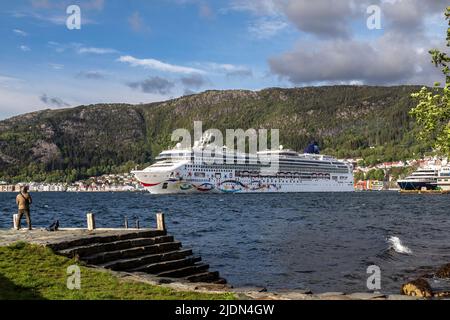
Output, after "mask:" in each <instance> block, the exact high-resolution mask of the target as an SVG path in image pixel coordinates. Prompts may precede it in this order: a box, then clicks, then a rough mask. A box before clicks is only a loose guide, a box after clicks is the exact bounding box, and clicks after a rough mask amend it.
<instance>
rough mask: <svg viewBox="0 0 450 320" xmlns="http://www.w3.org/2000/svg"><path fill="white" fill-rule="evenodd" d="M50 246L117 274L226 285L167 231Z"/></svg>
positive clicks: (120, 234)
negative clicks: (139, 273) (148, 275)
mask: <svg viewBox="0 0 450 320" xmlns="http://www.w3.org/2000/svg"><path fill="white" fill-rule="evenodd" d="M161 219H163V218H159V220H161ZM159 227H160V228H162V226H161V225H159ZM50 247H51V248H52V249H53V250H54V251H55V252H57V253H58V254H61V255H64V256H67V257H69V258H74V257H78V259H80V260H81V261H84V262H86V263H87V264H89V265H95V266H100V267H103V268H106V269H111V270H115V271H126V272H143V273H149V274H153V275H156V276H158V277H162V278H177V279H180V280H184V281H188V282H207V283H215V284H225V283H226V280H225V279H222V278H220V276H219V273H218V272H211V271H209V265H208V264H204V263H200V262H201V260H202V259H201V258H200V257H197V256H193V252H192V250H191V249H185V248H182V244H181V243H180V242H178V241H175V240H174V238H173V236H169V235H167V231H165V230H157V229H150V230H149V229H142V230H133V231H127V230H121V231H118V232H117V233H116V234H114V235H108V236H100V235H95V234H92V235H90V236H83V237H80V238H77V239H74V240H69V241H65V242H61V243H57V244H52V245H50Z"/></svg>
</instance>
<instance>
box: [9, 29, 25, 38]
mask: <svg viewBox="0 0 450 320" xmlns="http://www.w3.org/2000/svg"><path fill="white" fill-rule="evenodd" d="M13 32H14V33H15V34H17V35H19V36H22V37H26V36H28V33H26V32H25V31H23V30H20V29H14V30H13Z"/></svg>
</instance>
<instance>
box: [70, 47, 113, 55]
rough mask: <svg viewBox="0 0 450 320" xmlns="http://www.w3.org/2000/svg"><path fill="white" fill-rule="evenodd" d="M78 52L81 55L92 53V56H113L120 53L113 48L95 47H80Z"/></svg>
mask: <svg viewBox="0 0 450 320" xmlns="http://www.w3.org/2000/svg"><path fill="white" fill-rule="evenodd" d="M77 52H78V53H79V54H84V53H91V54H113V53H118V51H117V50H115V49H111V48H94V47H80V48H78V50H77Z"/></svg>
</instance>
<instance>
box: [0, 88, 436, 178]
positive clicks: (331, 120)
mask: <svg viewBox="0 0 450 320" xmlns="http://www.w3.org/2000/svg"><path fill="white" fill-rule="evenodd" d="M419 89H420V88H419V87H417V86H395V87H371V86H329V87H306V88H293V89H281V88H270V89H265V90H261V91H257V92H254V91H245V90H227V91H206V92H203V93H200V94H195V95H190V96H185V97H181V98H178V99H173V100H170V101H165V102H158V103H150V104H141V105H129V104H97V105H89V106H80V107H76V108H71V109H59V110H44V111H39V112H34V113H29V114H25V115H21V116H17V117H14V118H10V119H7V120H4V121H0V180H8V181H10V180H12V181H20V180H23V181H25V180H38V181H39V180H47V181H52V180H60V179H66V180H67V181H72V180H74V179H78V178H83V177H86V176H90V175H96V174H103V173H113V172H120V171H124V170H129V169H131V168H132V167H133V166H135V165H136V164H141V165H143V164H147V163H150V162H151V161H152V157H153V156H156V155H157V154H158V153H159V152H160V151H161V150H163V149H165V148H166V147H168V146H171V145H173V143H172V142H171V141H170V136H171V133H172V131H173V130H174V129H177V128H186V129H189V130H191V129H192V127H193V122H194V120H199V121H203V129H204V130H206V129H208V128H217V129H220V130H222V131H223V132H225V129H227V128H228V129H237V128H241V129H244V130H247V129H249V128H255V129H258V128H267V129H270V128H277V129H280V143H281V144H283V145H284V146H285V147H288V148H292V149H295V150H303V149H304V148H305V146H306V145H307V144H308V142H309V141H311V140H312V139H315V140H316V141H317V142H318V143H319V145H320V146H321V148H322V152H323V153H327V154H332V155H335V156H337V157H364V159H365V160H366V161H367V162H369V163H376V162H379V161H389V160H400V159H405V158H410V157H413V156H415V155H418V154H421V153H423V152H425V151H428V150H429V149H430V148H429V146H428V145H427V144H424V143H421V144H420V143H418V142H417V141H416V140H415V139H414V133H415V131H416V130H417V129H416V128H415V125H414V121H413V119H411V118H410V116H409V115H408V112H409V110H410V109H411V108H412V107H413V106H414V105H415V101H414V100H413V99H412V98H411V93H413V92H415V91H418V90H419Z"/></svg>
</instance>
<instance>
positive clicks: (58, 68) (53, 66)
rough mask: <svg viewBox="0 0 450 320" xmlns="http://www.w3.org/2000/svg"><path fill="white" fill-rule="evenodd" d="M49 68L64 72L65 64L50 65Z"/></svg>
mask: <svg viewBox="0 0 450 320" xmlns="http://www.w3.org/2000/svg"><path fill="white" fill-rule="evenodd" d="M48 66H49V67H50V68H52V69H54V70H62V69H64V65H63V64H59V63H49V64H48Z"/></svg>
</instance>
